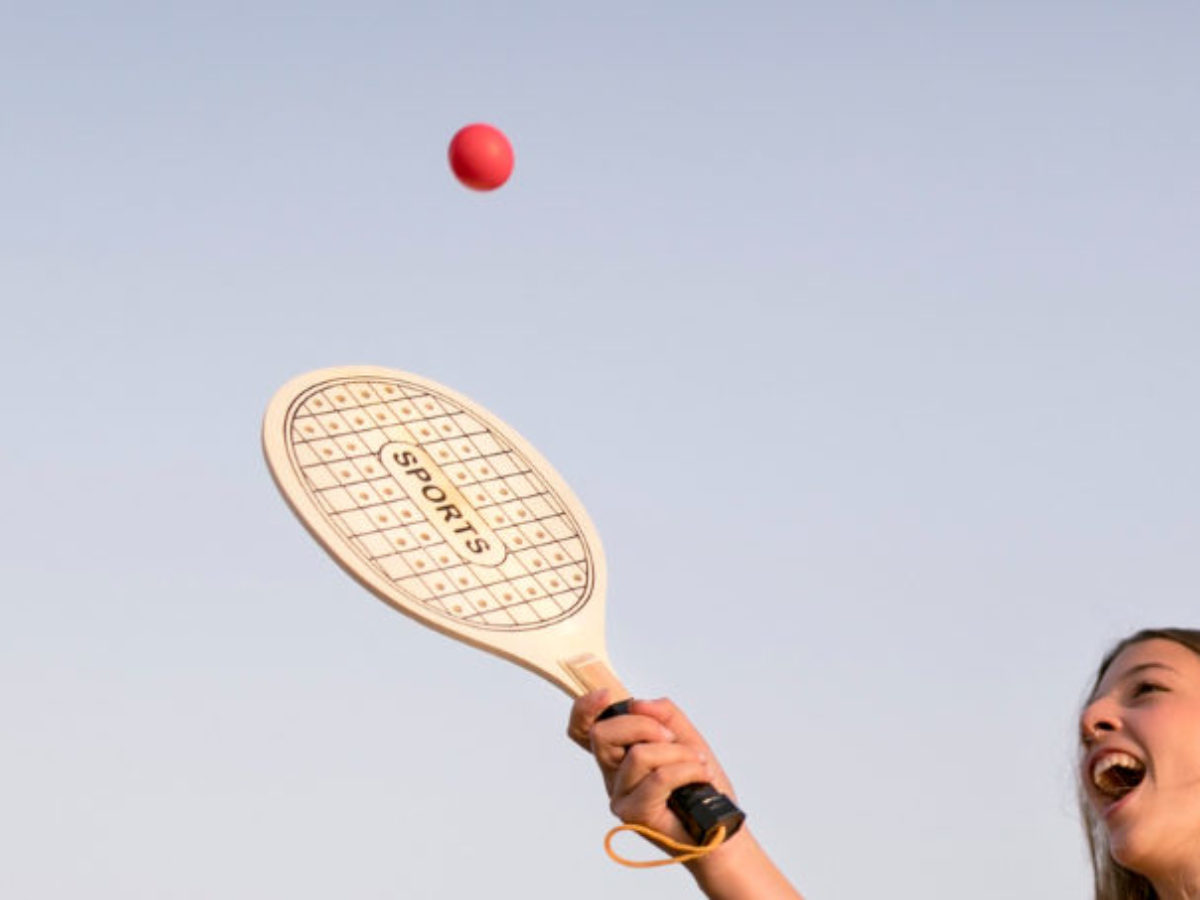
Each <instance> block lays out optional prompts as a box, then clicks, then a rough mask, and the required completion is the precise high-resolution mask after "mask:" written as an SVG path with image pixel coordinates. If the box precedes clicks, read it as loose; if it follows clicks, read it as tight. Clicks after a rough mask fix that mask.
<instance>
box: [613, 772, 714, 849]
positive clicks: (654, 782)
mask: <svg viewBox="0 0 1200 900" xmlns="http://www.w3.org/2000/svg"><path fill="white" fill-rule="evenodd" d="M705 772H706V770H705V767H704V764H703V763H702V762H700V761H699V760H698V759H690V760H684V761H681V762H677V763H672V764H670V765H665V766H660V767H659V768H657V769H655V770H654V771H653V772H651V773H650V774H649V775H647V776H646V777H645V778H643V779H642V780H641V781H639V782H638V783H637V784H636V785H635V786H633V788H632V789H631V790H629V791H628V792H626V793H623V794H614V795H613V799H612V803H611V804H610V808H611V809H612V811H613V814H614V815H616V816H617V818H619V819H620V820H621V821H622V822H636V823H638V824H640V825H647V826H649V827H651V828H653V829H655V830H657V831H662V832H663V833H665V834H668V835H670V836H672V837H674V838H675V839H677V840H684V841H686V840H689V836H688V834H687V832H686V831H685V830H684V828H683V826H682V825H681V824H680V822H679V820H678V819H677V818H676V817H675V815H674V813H672V812H671V811H670V810H669V809H668V807H667V799H668V798H669V797H670V796H671V794H672V792H674V791H675V790H676V789H677V788H680V787H683V786H684V785H685V784H694V783H696V782H698V781H706V780H707V776H706V774H705Z"/></svg>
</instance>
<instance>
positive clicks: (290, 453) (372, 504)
mask: <svg viewBox="0 0 1200 900" xmlns="http://www.w3.org/2000/svg"><path fill="white" fill-rule="evenodd" d="M263 450H264V453H265V455H266V459H267V464H268V466H269V467H270V470H271V473H272V475H273V476H274V478H275V482H276V484H277V485H278V486H279V489H280V491H281V492H282V493H283V496H284V498H285V499H286V500H287V502H288V504H289V505H290V506H291V508H292V510H293V511H294V512H295V513H296V515H297V516H298V517H299V518H300V520H301V521H302V522H303V523H304V525H305V526H306V527H307V528H308V530H309V531H310V532H311V533H312V535H313V536H314V537H315V538H316V539H317V541H319V542H320V543H321V545H322V546H323V547H324V548H325V549H326V550H327V551H328V552H329V553H330V555H332V556H333V558H334V559H335V560H337V562H338V563H339V564H341V566H342V567H343V568H344V569H345V570H346V571H347V572H349V573H350V574H351V575H352V576H354V577H355V578H356V579H357V580H358V581H359V582H361V583H362V584H363V585H364V586H366V587H367V588H368V589H370V590H371V591H372V592H374V593H375V594H376V595H377V596H379V597H380V598H381V599H383V600H384V601H386V602H387V603H389V604H390V605H392V606H393V607H395V608H396V609H398V610H399V611H400V612H403V613H405V614H407V615H409V616H411V617H413V618H414V619H416V620H417V621H419V622H421V623H422V624H424V625H427V626H429V627H431V628H435V629H437V630H438V631H441V632H443V633H444V634H447V635H449V636H450V637H453V638H456V639H458V640H461V641H465V642H467V643H469V644H472V645H474V646H476V647H479V648H481V649H484V650H488V651H490V652H492V653H495V654H498V655H500V656H502V657H504V658H506V659H509V660H511V661H513V662H516V663H519V664H520V665H523V666H525V667H526V668H528V669H531V670H532V671H534V672H537V673H538V674H539V675H542V676H543V677H545V678H547V679H549V680H550V681H551V682H553V683H554V684H556V685H557V686H558V687H560V688H562V689H563V690H565V691H567V692H568V693H569V694H571V695H573V696H577V695H579V694H580V693H583V692H584V691H585V690H586V689H587V687H588V685H587V684H585V683H584V682H583V681H581V679H580V677H579V675H578V673H577V670H578V667H579V665H580V662H581V661H588V660H591V661H595V662H597V663H603V664H604V667H606V666H607V656H606V653H605V648H604V584H605V577H604V560H603V555H602V551H601V548H600V542H599V540H598V538H597V536H596V533H595V531H594V529H593V528H592V525H591V522H590V521H589V520H588V517H587V513H586V512H585V511H584V509H583V506H582V505H581V504H580V503H579V501H578V500H577V499H576V498H575V496H574V495H573V494H572V493H571V490H570V488H568V487H567V485H566V483H565V482H564V481H563V480H562V479H561V478H560V477H559V476H558V474H557V473H556V472H555V471H554V470H553V469H552V468H551V467H550V465H549V463H547V462H546V461H545V460H544V459H543V458H542V456H541V455H540V454H539V453H538V452H537V451H536V450H535V449H534V448H533V447H532V446H531V445H530V444H529V442H528V441H526V440H525V439H524V438H522V437H521V436H520V435H519V434H517V433H516V432H515V431H513V430H512V429H511V428H509V427H508V426H507V425H505V424H504V423H503V422H501V421H500V420H499V419H497V418H496V417H495V416H493V415H491V414H490V413H488V412H487V411H486V410H484V409H482V408H481V407H479V406H478V405H476V404H475V403H473V402H472V401H470V400H469V399H467V398H466V397H464V396H462V395H461V394H458V393H456V392H454V391H452V390H450V389H449V388H446V387H443V386H441V385H439V384H436V383H434V382H432V381H429V380H427V379H424V378H421V377H418V376H416V375H410V374H406V373H404V372H396V371H392V370H389V369H381V368H373V367H350V368H337V369H323V370H320V371H316V372H311V373H308V374H306V375H302V376H300V377H298V378H295V379H293V380H292V381H290V382H289V383H288V384H286V385H285V386H284V387H283V388H282V389H281V390H280V391H279V392H278V393H277V394H276V395H275V397H274V398H273V399H272V401H271V403H270V405H269V407H268V409H267V413H266V416H265V419H264V422H263Z"/></svg>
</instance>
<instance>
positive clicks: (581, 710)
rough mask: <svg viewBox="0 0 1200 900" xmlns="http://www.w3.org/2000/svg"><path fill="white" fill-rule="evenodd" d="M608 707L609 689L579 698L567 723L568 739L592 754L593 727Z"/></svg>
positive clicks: (573, 705)
mask: <svg viewBox="0 0 1200 900" xmlns="http://www.w3.org/2000/svg"><path fill="white" fill-rule="evenodd" d="M607 706H608V688H601V689H600V690H598V691H592V692H591V693H588V694H584V695H583V696H582V697H577V698H576V699H575V702H574V703H573V704H571V718H570V719H569V720H568V722H567V737H569V738H570V739H571V740H573V741H574V742H575V743H577V744H578V745H579V746H580V747H582V748H583V749H584V750H587V751H588V752H591V749H592V745H591V731H592V725H593V724H595V722H596V716H598V715H600V713H602V712H603V711H604V709H605V707H607Z"/></svg>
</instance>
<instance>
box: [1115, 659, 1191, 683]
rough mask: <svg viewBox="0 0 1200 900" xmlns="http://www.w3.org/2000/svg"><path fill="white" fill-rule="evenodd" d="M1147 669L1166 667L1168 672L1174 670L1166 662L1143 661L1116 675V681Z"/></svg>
mask: <svg viewBox="0 0 1200 900" xmlns="http://www.w3.org/2000/svg"><path fill="white" fill-rule="evenodd" d="M1147 669H1166V670H1167V671H1168V672H1175V670H1174V669H1173V668H1171V667H1170V666H1168V665H1167V664H1166V663H1161V662H1144V663H1139V664H1138V665H1136V666H1134V667H1133V668H1132V669H1128V670H1126V671H1124V672H1122V673H1121V674H1120V675H1118V676H1117V681H1124V680H1125V679H1127V678H1129V677H1131V676H1133V675H1136V674H1138V673H1139V672H1144V671H1146V670H1147ZM1176 674H1178V673H1177V672H1176Z"/></svg>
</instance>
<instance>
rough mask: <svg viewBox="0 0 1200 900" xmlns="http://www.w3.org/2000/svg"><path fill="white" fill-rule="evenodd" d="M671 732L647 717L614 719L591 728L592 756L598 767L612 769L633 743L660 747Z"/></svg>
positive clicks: (618, 717)
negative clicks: (598, 764) (658, 745)
mask: <svg viewBox="0 0 1200 900" xmlns="http://www.w3.org/2000/svg"><path fill="white" fill-rule="evenodd" d="M674 740H675V733H674V732H673V731H671V730H669V729H667V728H665V727H664V726H663V725H661V724H660V723H659V722H657V721H655V720H654V719H651V718H650V717H648V716H634V715H625V716H614V717H613V718H611V719H605V720H604V721H603V722H597V723H596V724H595V725H594V726H592V753H593V754H595V756H596V760H597V761H598V762H599V763H600V765H601V766H602V767H607V768H616V767H617V765H619V764H620V762H621V760H623V759H624V758H625V754H626V752H627V751H628V749H629V747H631V746H633V745H634V744H643V743H649V744H661V743H669V742H671V741H674Z"/></svg>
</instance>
